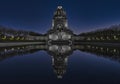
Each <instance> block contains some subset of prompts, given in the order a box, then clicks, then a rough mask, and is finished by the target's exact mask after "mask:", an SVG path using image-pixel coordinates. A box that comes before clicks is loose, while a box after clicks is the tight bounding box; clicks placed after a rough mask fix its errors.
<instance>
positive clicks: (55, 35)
mask: <svg viewBox="0 0 120 84" xmlns="http://www.w3.org/2000/svg"><path fill="white" fill-rule="evenodd" d="M72 35H73V32H72V31H71V30H70V29H69V28H68V21H67V16H66V12H65V11H64V9H63V7H62V6H58V7H57V10H56V11H55V12H54V16H53V20H52V27H51V29H50V30H49V31H48V39H49V41H59V42H60V41H69V40H70V39H71V38H72Z"/></svg>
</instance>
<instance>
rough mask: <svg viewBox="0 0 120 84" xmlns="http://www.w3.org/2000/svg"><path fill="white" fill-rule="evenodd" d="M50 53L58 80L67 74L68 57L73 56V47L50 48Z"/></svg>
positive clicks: (57, 46)
mask: <svg viewBox="0 0 120 84" xmlns="http://www.w3.org/2000/svg"><path fill="white" fill-rule="evenodd" d="M48 53H49V54H50V55H51V56H52V66H53V69H54V71H55V73H56V74H57V77H58V78H62V77H63V75H64V73H65V72H66V68H67V62H68V56H69V55H70V54H72V47H71V46H67V45H60V46H59V45H52V46H49V49H48Z"/></svg>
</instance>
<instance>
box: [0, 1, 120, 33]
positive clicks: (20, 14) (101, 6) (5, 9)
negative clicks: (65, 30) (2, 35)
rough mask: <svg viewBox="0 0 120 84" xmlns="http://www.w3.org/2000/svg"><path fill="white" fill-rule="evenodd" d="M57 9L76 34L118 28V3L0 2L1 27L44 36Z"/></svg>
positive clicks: (119, 12) (119, 3)
mask: <svg viewBox="0 0 120 84" xmlns="http://www.w3.org/2000/svg"><path fill="white" fill-rule="evenodd" d="M58 5H62V6H63V8H64V9H65V10H66V12H67V17H68V22H69V27H70V28H71V29H72V30H74V32H76V33H79V32H83V31H90V30H94V29H97V28H102V27H106V26H110V25H113V24H120V0H0V25H4V26H7V27H11V28H15V29H26V30H33V31H37V32H40V33H45V32H46V31H47V30H49V29H50V27H51V20H52V17H53V12H54V11H55V10H56V8H57V6H58Z"/></svg>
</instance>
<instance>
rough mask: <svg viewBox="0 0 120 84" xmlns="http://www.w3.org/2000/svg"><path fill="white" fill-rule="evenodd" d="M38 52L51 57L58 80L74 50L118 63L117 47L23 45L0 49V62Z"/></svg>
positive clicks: (118, 50) (119, 57)
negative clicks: (42, 51) (44, 52)
mask: <svg viewBox="0 0 120 84" xmlns="http://www.w3.org/2000/svg"><path fill="white" fill-rule="evenodd" d="M40 50H44V51H47V53H48V54H49V55H50V56H51V57H52V66H53V69H54V72H55V73H56V75H57V77H58V78H62V77H63V75H64V74H65V72H66V69H67V63H68V58H69V56H70V55H71V54H72V53H73V51H75V50H80V51H83V52H88V53H92V54H96V56H100V57H104V58H107V59H111V60H115V61H118V62H120V47H119V46H104V45H103V46H102V45H89V44H84V45H83V44H81V45H47V44H46V45H24V46H15V47H12V46H11V47H3V48H0V61H2V60H4V59H7V58H10V57H13V56H24V55H26V54H30V53H34V52H37V51H40Z"/></svg>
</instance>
